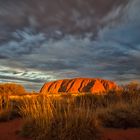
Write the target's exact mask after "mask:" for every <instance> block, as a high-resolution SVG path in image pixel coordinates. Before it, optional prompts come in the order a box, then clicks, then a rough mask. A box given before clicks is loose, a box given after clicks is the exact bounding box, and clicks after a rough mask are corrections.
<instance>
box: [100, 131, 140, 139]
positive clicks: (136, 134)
mask: <svg viewBox="0 0 140 140" xmlns="http://www.w3.org/2000/svg"><path fill="white" fill-rule="evenodd" d="M101 140H140V129H126V130H124V129H104V130H103V138H102V139H101Z"/></svg>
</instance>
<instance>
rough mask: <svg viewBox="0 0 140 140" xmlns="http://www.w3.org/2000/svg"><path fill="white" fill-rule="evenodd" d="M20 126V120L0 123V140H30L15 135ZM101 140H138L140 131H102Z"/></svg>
mask: <svg viewBox="0 0 140 140" xmlns="http://www.w3.org/2000/svg"><path fill="white" fill-rule="evenodd" d="M21 125H22V120H13V121H9V122H2V123H0V140H31V139H27V138H22V137H21V136H19V135H17V134H16V132H17V131H19V130H20V128H21ZM101 140H140V129H127V130H124V129H104V130H103V138H102V139H101Z"/></svg>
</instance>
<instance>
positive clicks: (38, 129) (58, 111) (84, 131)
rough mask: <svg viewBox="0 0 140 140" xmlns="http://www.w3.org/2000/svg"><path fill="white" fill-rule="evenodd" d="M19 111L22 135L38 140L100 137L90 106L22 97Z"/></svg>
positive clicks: (79, 139)
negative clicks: (21, 121)
mask: <svg viewBox="0 0 140 140" xmlns="http://www.w3.org/2000/svg"><path fill="white" fill-rule="evenodd" d="M20 110H21V114H22V116H23V117H24V118H25V123H24V126H23V128H22V134H23V135H26V136H30V137H33V138H35V139H38V140H47V139H48V140H66V139H67V140H85V139H89V140H96V139H97V138H99V136H100V135H99V134H100V130H99V125H98V121H97V118H96V116H95V114H93V112H91V110H90V109H87V110H85V109H82V108H80V107H79V108H77V107H74V106H73V105H71V104H70V103H69V104H67V105H66V104H65V103H64V104H63V102H62V101H61V100H51V99H50V98H49V97H46V96H40V97H38V98H34V99H30V100H28V101H27V100H24V101H23V104H22V106H21V107H20Z"/></svg>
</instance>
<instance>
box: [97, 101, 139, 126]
mask: <svg viewBox="0 0 140 140" xmlns="http://www.w3.org/2000/svg"><path fill="white" fill-rule="evenodd" d="M139 101H140V100H139ZM139 101H133V102H132V104H128V103H126V102H118V103H117V104H113V105H110V106H109V107H107V108H106V109H99V110H98V117H99V119H100V120H101V122H102V124H103V126H105V127H113V128H124V129H127V128H136V127H140V108H139V105H140V102H139Z"/></svg>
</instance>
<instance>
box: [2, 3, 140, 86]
mask: <svg viewBox="0 0 140 140" xmlns="http://www.w3.org/2000/svg"><path fill="white" fill-rule="evenodd" d="M15 1H16V0H15ZM36 2H37V1H35V7H33V5H32V1H30V2H29V1H28V2H27V1H26V2H25V3H24V2H21V1H19V4H20V5H19V7H21V9H20V8H15V9H16V11H14V10H11V9H9V8H8V5H9V4H10V1H7V5H6V4H3V5H2V8H0V19H3V21H2V22H0V27H4V28H5V31H4V30H1V31H0V79H1V81H6V79H7V80H8V78H12V79H13V80H16V81H18V82H20V81H21V82H23V83H25V81H26V82H29V83H30V84H31V83H35V85H36V86H37V83H39V85H40V84H41V83H43V82H44V81H49V80H55V79H59V78H67V77H75V76H80V77H81V76H85V77H102V78H107V79H112V80H116V81H119V82H120V81H129V80H133V79H136V80H139V79H140V77H139V75H140V71H139V69H140V64H139V61H140V32H139V29H140V18H139V16H138V13H139V12H140V1H139V0H133V1H128V0H126V1H123V2H122V0H116V1H115V2H114V0H108V1H106V2H104V0H99V1H97V0H94V2H93V3H92V1H90V2H91V3H90V2H89V1H88V2H84V1H83V0H81V1H68V2H65V1H59V2H60V3H53V1H49V3H48V5H49V6H50V7H52V6H53V7H54V8H52V9H51V8H50V7H47V8H45V9H44V7H45V5H44V6H43V4H44V2H45V1H41V2H40V3H38V2H37V3H38V4H36ZM61 2H63V3H61ZM78 2H79V4H78ZM82 2H84V3H82ZM127 2H128V3H127ZM21 3H22V4H21ZM23 3H24V4H23ZM27 3H28V4H27ZM61 4H63V5H61ZM102 4H105V5H104V6H103V5H102ZM5 6H6V7H7V9H6V10H5V9H4V7H5ZM11 7H12V5H11ZM14 7H16V4H15V5H14ZM72 7H73V8H72ZM35 8H36V9H38V10H37V12H35V10H36V9H35ZM10 10H11V13H10V12H8V11H10ZM17 11H18V12H19V13H17V15H16V12H17ZM27 11H28V12H27ZM46 11H49V13H47V12H46ZM64 11H65V12H64ZM27 13H28V14H27ZM45 13H46V15H45ZM56 13H57V14H56ZM9 16H11V17H13V19H16V20H13V21H12V22H9ZM27 16H28V17H27ZM8 22H9V24H8ZM7 27H8V28H7ZM11 27H12V28H11ZM2 32H3V33H5V34H3V33H2ZM26 86H27V84H26ZM28 87H29V86H28Z"/></svg>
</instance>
